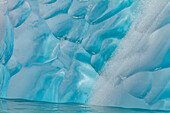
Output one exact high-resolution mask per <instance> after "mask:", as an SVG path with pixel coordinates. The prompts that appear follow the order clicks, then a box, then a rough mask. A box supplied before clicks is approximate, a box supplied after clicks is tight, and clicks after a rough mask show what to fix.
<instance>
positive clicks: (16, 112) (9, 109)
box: [0, 99, 170, 113]
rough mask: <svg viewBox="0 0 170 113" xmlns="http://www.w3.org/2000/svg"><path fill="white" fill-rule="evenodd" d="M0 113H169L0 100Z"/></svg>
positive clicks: (72, 104) (167, 112)
mask: <svg viewBox="0 0 170 113" xmlns="http://www.w3.org/2000/svg"><path fill="white" fill-rule="evenodd" d="M0 113H170V111H152V110H144V109H125V108H118V107H109V106H105V107H104V106H93V105H86V104H77V103H61V104H58V103H49V102H40V101H28V100H19V99H18V100H12V99H11V100H7V99H0Z"/></svg>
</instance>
